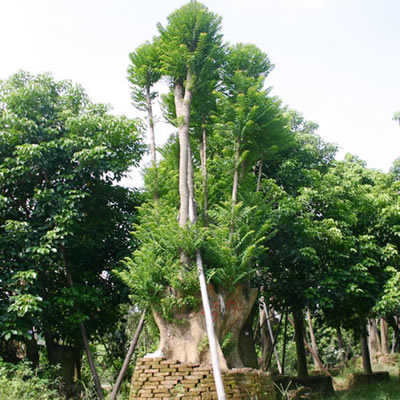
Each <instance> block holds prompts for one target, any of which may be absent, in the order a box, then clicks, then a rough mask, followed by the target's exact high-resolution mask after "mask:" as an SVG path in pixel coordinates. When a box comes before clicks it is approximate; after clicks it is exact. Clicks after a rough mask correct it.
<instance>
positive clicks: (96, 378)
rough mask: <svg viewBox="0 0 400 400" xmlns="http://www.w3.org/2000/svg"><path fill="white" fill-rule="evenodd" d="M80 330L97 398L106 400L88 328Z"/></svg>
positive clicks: (70, 278)
mask: <svg viewBox="0 0 400 400" xmlns="http://www.w3.org/2000/svg"><path fill="white" fill-rule="evenodd" d="M61 252H62V255H63V260H64V269H65V274H66V277H67V282H68V286H69V287H71V288H72V287H73V286H74V283H73V281H72V275H71V273H70V271H69V265H68V260H67V255H66V253H65V249H64V247H62V248H61ZM79 330H80V332H81V337H82V342H83V345H84V347H85V350H86V355H87V358H88V362H89V368H90V371H91V373H92V378H93V382H94V386H95V389H96V393H97V396H98V398H99V399H100V400H103V399H104V395H103V390H102V388H101V384H100V379H99V376H98V375H97V371H96V366H95V364H94V359H93V355H92V351H91V350H90V346H89V339H88V336H87V333H86V328H85V325H84V324H83V322H80V323H79Z"/></svg>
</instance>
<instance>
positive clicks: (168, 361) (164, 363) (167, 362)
mask: <svg viewBox="0 0 400 400" xmlns="http://www.w3.org/2000/svg"><path fill="white" fill-rule="evenodd" d="M160 364H162V365H175V364H180V362H179V361H178V360H161V361H160Z"/></svg>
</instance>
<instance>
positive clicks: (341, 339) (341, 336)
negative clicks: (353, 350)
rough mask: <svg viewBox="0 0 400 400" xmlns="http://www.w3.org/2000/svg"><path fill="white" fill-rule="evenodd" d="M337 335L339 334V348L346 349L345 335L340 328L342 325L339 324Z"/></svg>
mask: <svg viewBox="0 0 400 400" xmlns="http://www.w3.org/2000/svg"><path fill="white" fill-rule="evenodd" d="M336 335H337V344H338V349H339V350H344V341H343V335H342V331H341V329H340V326H338V327H337V328H336Z"/></svg>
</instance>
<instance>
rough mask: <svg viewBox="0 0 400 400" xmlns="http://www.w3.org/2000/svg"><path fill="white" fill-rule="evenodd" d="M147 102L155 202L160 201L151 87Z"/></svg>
mask: <svg viewBox="0 0 400 400" xmlns="http://www.w3.org/2000/svg"><path fill="white" fill-rule="evenodd" d="M146 101H147V117H148V120H149V128H150V153H151V163H152V167H153V168H154V200H155V201H157V200H158V173H157V152H156V135H155V131H154V117H153V105H152V101H151V95H150V87H147V88H146Z"/></svg>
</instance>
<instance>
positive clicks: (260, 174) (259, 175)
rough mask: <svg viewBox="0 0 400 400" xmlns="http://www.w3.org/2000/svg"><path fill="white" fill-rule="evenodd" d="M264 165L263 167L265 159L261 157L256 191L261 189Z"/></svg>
mask: <svg viewBox="0 0 400 400" xmlns="http://www.w3.org/2000/svg"><path fill="white" fill-rule="evenodd" d="M262 167H263V160H262V159H261V160H260V161H259V162H258V177H257V189H256V192H259V191H260V186H261V177H262Z"/></svg>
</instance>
